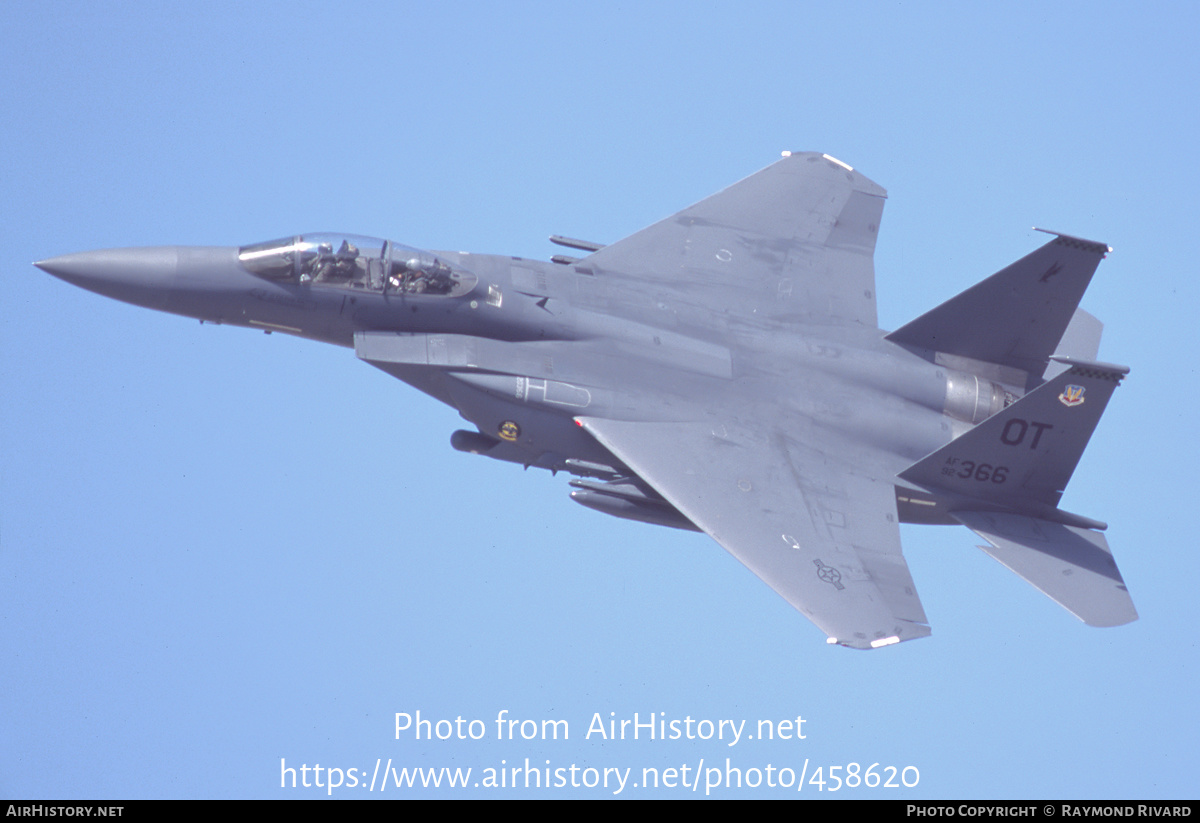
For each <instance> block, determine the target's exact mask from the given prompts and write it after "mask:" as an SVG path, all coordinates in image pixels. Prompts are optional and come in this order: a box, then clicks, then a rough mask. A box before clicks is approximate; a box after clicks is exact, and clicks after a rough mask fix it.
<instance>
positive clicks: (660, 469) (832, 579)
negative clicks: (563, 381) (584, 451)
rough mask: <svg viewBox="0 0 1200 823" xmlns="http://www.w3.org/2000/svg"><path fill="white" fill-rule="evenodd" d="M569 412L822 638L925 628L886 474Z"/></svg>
mask: <svg viewBox="0 0 1200 823" xmlns="http://www.w3.org/2000/svg"><path fill="white" fill-rule="evenodd" d="M577 420H578V422H579V424H580V425H582V426H583V427H584V428H585V429H586V430H587V431H588V432H590V433H591V434H592V435H593V436H595V438H596V439H597V440H599V441H600V442H601V443H602V444H603V445H604V446H605V447H606V448H607V449H608V450H609V451H611V452H612V453H613V454H614V455H616V456H617V457H618V458H619V459H620V460H621V461H622V462H623V463H625V464H626V465H627V466H629V468H630V469H632V470H633V471H634V472H636V473H637V474H638V476H639V477H641V478H642V479H643V480H644V481H645V482H646V483H648V484H649V485H650V486H652V487H653V488H654V489H655V490H656V491H657V492H658V493H659V494H661V495H662V496H663V497H664V498H665V499H666V500H667V501H669V502H670V503H671V505H673V506H674V507H675V508H677V509H678V510H679V511H680V512H681V513H682V514H683V515H684V516H685V517H687V518H688V519H689V520H690V521H691V522H692V523H694V524H696V526H698V527H699V528H701V529H702V530H704V531H705V532H707V533H708V534H709V535H710V536H711V537H712V538H713V539H714V540H716V541H717V542H718V543H720V544H721V546H722V547H724V548H725V549H726V550H727V551H728V552H729V553H730V554H732V555H733V556H734V557H736V558H737V559H738V560H739V561H741V562H742V563H743V564H744V565H745V566H746V567H747V568H749V569H750V571H752V572H754V573H755V574H756V575H758V577H759V578H761V579H762V580H763V581H764V582H765V583H766V584H767V585H769V586H770V587H771V588H772V589H774V590H775V591H776V592H778V593H779V594H780V595H782V596H783V598H784V599H785V600H787V601H788V602H789V603H790V604H792V606H794V607H795V608H797V609H798V610H800V611H801V612H802V613H803V614H804V615H805V616H807V617H808V618H809V619H810V620H811V621H812V622H813V623H816V624H817V626H819V627H820V628H821V629H822V630H823V631H824V632H825V633H826V634H828V635H829V642H831V643H840V644H842V645H844V646H850V647H853V648H858V649H868V648H877V647H879V646H886V645H890V644H892V643H898V642H900V641H901V640H911V639H913V638H917V637H925V636H927V635H928V634H929V633H930V632H929V626H928V625H926V623H927V621H926V618H925V611H924V609H922V607H921V601H920V599H919V598H918V597H917V593H916V588H915V586H914V585H913V581H912V576H911V575H910V574H909V571H908V564H907V563H905V561H904V556H903V554H901V551H900V531H899V525H898V522H897V521H898V518H897V516H896V493H895V487H894V486H893V485H892V484H891V483H884V482H880V481H876V480H872V479H870V478H867V477H864V476H861V475H858V474H855V473H853V472H851V471H850V470H849V469H848V468H847V467H846V466H844V465H842V464H840V463H838V462H835V461H833V460H831V459H830V458H828V457H827V456H826V455H825V454H823V453H821V452H819V451H817V450H815V449H812V448H809V447H806V446H803V445H801V444H799V443H797V442H795V441H794V440H791V439H789V438H786V437H784V436H783V435H782V434H779V433H777V432H772V431H766V430H763V431H757V430H751V429H747V428H743V429H740V430H734V429H733V428H732V426H729V425H726V424H720V423H718V424H715V425H714V424H706V423H674V422H671V423H667V422H653V423H645V422H627V421H618V420H604V419H599V418H589V417H580V418H577Z"/></svg>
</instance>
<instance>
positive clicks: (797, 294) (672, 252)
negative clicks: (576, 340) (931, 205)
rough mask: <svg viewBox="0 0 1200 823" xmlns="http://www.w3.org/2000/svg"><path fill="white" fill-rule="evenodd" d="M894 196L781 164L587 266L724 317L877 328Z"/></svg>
mask: <svg viewBox="0 0 1200 823" xmlns="http://www.w3.org/2000/svg"><path fill="white" fill-rule="evenodd" d="M886 197H887V192H886V191H884V189H883V188H882V187H880V186H879V185H877V184H876V183H874V182H873V181H871V180H869V179H867V178H866V177H864V176H863V175H862V174H860V173H859V172H856V171H854V170H853V169H851V168H850V167H849V166H847V165H846V164H845V163H842V162H841V161H840V160H836V159H834V158H832V157H830V156H828V155H823V154H819V153H816V152H794V153H790V152H789V153H786V155H785V157H784V158H783V159H782V160H779V161H777V162H775V163H773V164H772V165H770V166H767V167H766V168H765V169H762V170H761V171H759V172H757V173H755V174H752V175H750V176H749V177H747V178H745V179H743V180H741V181H739V182H737V183H734V184H733V185H732V186H729V187H728V188H726V189H724V190H722V191H720V192H717V193H716V194H714V195H712V196H710V197H707V198H705V199H704V200H701V201H700V202H698V203H695V204H693V205H691V206H689V207H688V208H686V209H684V210H683V211H680V212H678V213H676V214H674V215H672V216H670V217H668V218H666V219H665V220H660V221H659V222H657V223H655V224H653V225H651V226H648V227H647V228H645V229H642V230H641V231H638V232H636V233H634V234H631V235H629V236H628V237H626V238H624V239H623V240H619V241H617V242H616V243H611V244H609V245H607V246H605V247H603V248H601V249H600V250H599V251H597V252H595V253H594V254H591V255H589V256H588V257H587V258H585V259H584V261H583V265H584V266H586V267H587V268H589V269H590V270H591V271H593V272H594V273H595V274H597V275H603V276H610V277H619V276H628V277H631V278H634V279H636V280H639V281H645V282H651V283H653V284H654V285H655V287H656V288H658V289H660V290H671V289H675V290H676V292H675V295H674V298H675V300H676V301H677V302H678V303H680V304H681V305H693V306H698V307H700V308H701V309H707V310H709V311H712V312H714V313H720V314H721V315H728V314H734V315H741V316H747V317H748V316H751V315H753V316H756V317H757V318H759V319H764V318H773V319H776V320H779V321H783V322H786V321H789V320H793V321H802V322H808V323H825V324H845V323H861V324H864V325H867V326H869V327H871V328H875V327H876V326H877V321H876V313H875V264H874V259H873V257H874V253H875V240H876V237H877V236H878V233H879V223H880V219H881V217H882V214H883V204H884V200H885V199H886Z"/></svg>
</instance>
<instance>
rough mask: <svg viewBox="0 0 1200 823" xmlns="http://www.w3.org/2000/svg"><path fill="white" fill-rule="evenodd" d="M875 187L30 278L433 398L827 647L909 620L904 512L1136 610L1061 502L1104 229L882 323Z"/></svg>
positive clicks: (1080, 425) (470, 437) (811, 176)
mask: <svg viewBox="0 0 1200 823" xmlns="http://www.w3.org/2000/svg"><path fill="white" fill-rule="evenodd" d="M886 196H887V194H886V192H885V191H884V189H882V188H881V187H880V186H878V185H876V184H875V183H874V182H872V181H871V180H869V179H867V178H866V177H864V176H863V175H862V174H861V173H859V172H856V171H855V170H854V169H852V168H851V167H850V166H848V165H847V164H845V163H843V162H841V161H840V160H837V159H835V158H833V157H831V156H829V155H827V154H820V153H815V152H805V153H801V152H795V153H793V152H785V153H784V156H783V158H782V159H781V160H779V161H777V162H775V163H774V164H773V165H770V166H768V167H767V168H765V169H763V170H762V171H760V172H758V173H756V174H753V175H751V176H750V177H747V178H746V179H744V180H742V181H741V182H739V183H735V184H734V185H732V186H730V187H729V188H727V189H725V190H724V191H721V192H719V193H717V194H714V195H713V196H711V197H708V198H706V199H704V200H701V201H700V202H699V203H696V204H695V205H693V206H690V207H689V208H686V209H684V210H683V211H681V212H679V213H678V214H675V215H672V216H671V217H668V218H666V219H665V220H662V221H661V222H658V223H655V224H654V225H652V226H650V227H648V228H646V229H643V230H642V231H639V232H637V233H636V234H633V235H630V236H629V237H626V238H625V239H623V240H620V241H618V242H616V243H612V244H610V245H601V244H599V243H591V242H586V241H582V240H574V239H571V238H565V237H558V236H554V237H552V238H551V240H553V241H554V242H555V243H558V244H560V245H562V246H565V247H568V248H572V249H574V250H576V251H578V252H580V254H579V255H578V256H565V255H556V256H554V257H553V258H552V260H551V261H550V262H543V261H538V260H527V259H522V258H516V257H509V256H496V255H480V254H468V253H463V252H450V251H424V250H421V249H417V248H412V247H409V246H404V245H401V244H399V243H394V242H391V241H389V240H380V239H371V238H367V237H358V236H352V235H342V234H302V235H295V236H291V237H285V238H283V239H280V240H272V241H268V242H264V243H253V244H251V245H246V246H241V247H228V248H224V247H221V248H215V247H191V246H166V247H156V248H135V249H112V250H106V251H91V252H82V253H78V254H67V255H63V256H61V257H54V258H52V259H49V260H44V261H42V262H39V263H37V264H36V265H37V266H38V267H39V268H41V269H43V270H45V271H47V272H49V273H50V274H53V275H55V276H56V277H59V278H61V279H63V280H66V281H68V282H70V283H73V284H75V285H78V286H81V287H83V288H86V289H90V290H92V291H95V292H98V293H100V294H103V295H106V296H108V297H113V298H116V299H118V300H123V301H126V302H129V303H134V304H137V305H140V306H146V307H149V308H153V309H159V310H162V311H167V312H173V313H176V314H181V315H185V316H188V317H193V318H199V319H201V320H202V321H205V322H211V323H224V324H229V325H235V326H245V327H249V328H254V329H260V330H265V331H270V332H285V333H288V334H293V335H297V336H300V337H307V338H310V339H313V340H319V341H323V342H326V343H332V344H334V345H338V346H344V347H346V348H349V349H352V350H353V351H354V353H355V355H356V356H357V357H358V358H359V359H360V360H363V361H365V362H367V363H369V364H371V365H372V366H375V367H376V368H379V369H381V370H382V371H384V372H387V373H388V374H390V375H392V376H393V377H396V378H398V379H400V380H402V381H404V382H405V383H407V384H409V385H410V386H413V387H414V388H416V389H418V390H420V391H422V392H424V393H426V394H428V395H430V396H432V397H434V398H436V399H437V400H440V401H442V402H443V403H446V404H449V405H450V406H453V407H454V408H455V409H457V410H458V411H459V413H460V414H461V415H462V417H463V418H464V419H465V420H467V421H469V422H470V423H471V424H473V426H474V428H473V429H470V430H462V431H456V432H454V433H453V434H452V435H451V437H450V442H451V445H452V446H454V448H456V449H459V450H461V451H466V452H471V453H474V454H478V455H484V456H487V457H491V458H495V459H498V460H505V461H510V462H513V463H518V464H521V465H523V466H525V467H527V468H528V467H530V466H534V467H538V468H542V469H548V470H550V471H553V472H559V471H564V472H568V473H570V474H572V475H575V479H572V480H571V481H570V485H571V486H572V487H573V490H572V491H571V497H572V499H574V500H575V501H576V502H578V503H581V504H583V505H584V506H587V507H589V508H591V509H595V510H596V511H599V512H603V513H606V514H610V515H615V516H617V517H623V518H629V519H632V520H637V521H642V522H645V523H653V524H659V525H662V526H669V527H673V528H679V529H692V530H696V531H702V532H705V533H706V534H708V535H709V536H710V537H712V538H713V539H714V540H716V541H717V543H719V544H720V545H721V546H722V547H724V548H725V549H726V550H727V551H728V552H729V553H730V554H732V555H733V556H734V557H736V558H737V559H738V560H739V561H741V562H742V563H743V564H744V565H745V566H746V567H747V568H748V569H750V571H752V572H753V573H754V574H756V575H757V576H758V577H760V578H761V579H762V580H763V581H764V582H765V583H766V584H767V585H769V586H770V587H771V588H772V589H774V590H775V591H776V592H778V593H779V594H780V595H781V596H783V598H784V599H786V600H787V601H788V602H789V603H790V604H791V605H792V606H794V607H795V608H796V609H798V610H799V611H800V612H801V613H803V614H804V615H805V616H806V617H807V618H808V619H809V620H811V621H812V622H813V623H815V624H816V625H817V626H818V627H819V628H820V629H821V630H822V631H824V632H825V633H826V635H828V642H829V643H835V644H839V645H842V646H847V647H851V648H856V649H871V648H878V647H882V646H887V645H891V644H894V643H898V642H900V641H903V640H910V639H913V638H917V637H924V636H926V635H928V634H930V629H929V625H928V623H929V621H928V620H927V619H926V616H925V610H924V608H923V607H922V605H921V601H920V599H919V598H918V596H917V590H916V586H915V585H914V583H913V580H912V577H911V575H910V573H909V569H908V565H907V563H906V562H905V559H904V555H903V553H902V551H901V545H900V523H923V524H962V525H965V526H967V527H968V528H969V529H971V530H972V531H974V532H975V533H976V534H978V535H979V536H980V537H982V538H983V539H984V540H985V541H986V542H987V545H986V546H983V547H982V548H983V549H984V551H986V552H987V553H988V554H990V555H992V556H993V557H995V558H996V559H997V560H999V561H1000V562H1001V563H1002V564H1004V565H1005V566H1007V567H1008V568H1010V569H1012V570H1013V571H1014V572H1016V573H1017V574H1018V575H1020V576H1021V577H1023V578H1024V579H1025V580H1027V581H1028V582H1030V583H1031V584H1033V585H1034V586H1035V587H1037V588H1038V589H1040V590H1041V591H1042V592H1044V593H1045V594H1046V595H1048V596H1049V597H1051V598H1052V599H1054V600H1055V601H1056V602H1058V603H1059V604H1060V605H1062V606H1064V607H1065V608H1066V609H1068V610H1069V611H1070V612H1072V613H1073V614H1075V615H1076V616H1077V617H1079V618H1080V619H1081V620H1083V621H1084V622H1086V623H1088V624H1090V625H1094V626H1115V625H1119V624H1123V623H1127V622H1129V621H1132V620H1135V619H1136V618H1137V612H1136V611H1135V610H1134V606H1133V602H1132V600H1131V599H1130V596H1129V593H1128V592H1127V591H1126V588H1125V585H1124V581H1123V580H1122V578H1121V574H1120V572H1119V571H1118V570H1117V566H1116V564H1115V562H1114V561H1113V557H1112V553H1111V551H1110V550H1109V547H1108V543H1107V542H1106V540H1105V538H1104V535H1103V534H1102V531H1103V530H1104V529H1105V528H1106V525H1105V524H1104V523H1102V522H1100V521H1098V520H1094V519H1092V518H1090V517H1085V516H1082V515H1078V514H1072V513H1070V512H1068V511H1065V510H1063V509H1061V508H1059V505H1058V504H1059V500H1060V498H1061V496H1062V494H1063V490H1064V489H1065V487H1066V485H1067V482H1068V480H1070V478H1071V475H1072V473H1073V472H1074V470H1075V466H1076V464H1077V463H1078V461H1079V459H1080V456H1081V454H1082V453H1083V450H1084V447H1085V446H1086V445H1087V442H1088V439H1089V438H1090V437H1091V435H1092V432H1093V430H1094V429H1095V427H1096V424H1097V423H1098V422H1099V420H1100V416H1101V414H1102V413H1103V411H1104V408H1105V406H1106V405H1107V403H1108V401H1109V398H1110V397H1111V395H1112V393H1113V390H1114V389H1115V388H1116V387H1117V385H1118V384H1119V383H1120V382H1121V380H1122V378H1123V377H1124V375H1125V374H1126V373H1127V372H1128V369H1127V368H1126V367H1124V366H1117V365H1112V364H1109V363H1102V362H1098V361H1097V359H1096V355H1097V347H1098V345H1099V340H1100V333H1101V328H1102V327H1101V325H1100V323H1099V321H1097V320H1096V319H1095V318H1093V317H1092V316H1091V315H1088V314H1087V313H1086V312H1084V311H1082V310H1078V305H1079V302H1080V299H1081V298H1082V296H1083V293H1084V290H1085V289H1086V288H1087V285H1088V283H1089V281H1090V280H1091V278H1092V275H1093V273H1094V272H1095V270H1096V267H1097V266H1098V264H1099V262H1100V260H1101V259H1102V258H1103V257H1104V256H1105V255H1106V254H1107V253H1108V252H1109V251H1111V249H1109V248H1108V246H1106V245H1105V244H1103V243H1097V242H1093V241H1090V240H1084V239H1081V238H1078V237H1071V236H1068V235H1065V234H1058V233H1053V232H1050V233H1049V234H1052V235H1053V236H1052V238H1051V239H1050V240H1049V242H1047V243H1046V244H1045V245H1043V246H1041V247H1040V248H1038V249H1035V250H1034V251H1032V252H1031V253H1030V254H1028V255H1027V256H1025V257H1023V258H1022V259H1020V260H1018V261H1017V262H1015V263H1013V264H1012V265H1010V266H1008V267H1007V268H1004V269H1003V270H1001V271H999V272H997V273H996V274H994V275H992V276H991V277H988V278H987V279H985V280H983V281H982V282H980V283H978V284H976V285H975V286H972V287H971V288H969V289H967V290H966V291H964V292H963V293H961V294H959V295H958V296H957V297H953V298H951V299H950V300H948V301H946V302H945V303H943V304H942V305H940V306H938V307H937V308H935V309H933V310H932V311H929V312H927V313H926V314H923V315H921V316H920V317H918V318H916V319H915V320H913V321H912V322H910V323H908V324H906V325H905V326H903V327H901V328H900V329H897V330H896V331H893V332H890V333H889V332H884V331H882V330H880V329H879V328H878V323H877V320H876V311H875V271H874V262H873V256H874V251H875V241H876V237H877V235H878V232H879V225H880V218H881V216H882V214H883V205H884V200H885V198H886Z"/></svg>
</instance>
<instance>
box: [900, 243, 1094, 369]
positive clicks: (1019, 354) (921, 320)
mask: <svg viewBox="0 0 1200 823" xmlns="http://www.w3.org/2000/svg"><path fill="white" fill-rule="evenodd" d="M1108 251H1110V249H1109V247H1108V246H1106V245H1104V244H1103V243H1095V242H1093V241H1091V240H1082V239H1080V238H1078V237H1069V236H1067V235H1065V234H1060V235H1058V236H1056V237H1055V238H1054V239H1053V240H1051V241H1050V242H1049V243H1047V244H1046V245H1044V246H1042V247H1041V248H1040V249H1038V250H1037V251H1035V252H1033V253H1031V254H1028V255H1026V256H1025V257H1022V258H1021V259H1020V260H1018V261H1017V262H1015V263H1013V264H1012V265H1011V266H1008V267H1007V268H1004V269H1002V270H1000V271H998V272H996V273H995V274H993V275H992V276H991V277H989V278H987V279H986V280H984V281H982V282H980V283H977V284H975V285H974V286H972V287H971V288H969V289H967V290H966V291H964V292H962V293H961V294H959V295H958V296H957V297H953V298H951V299H950V300H947V301H946V302H945V303H943V304H942V305H940V306H938V307H937V308H936V309H933V310H932V311H928V312H926V313H925V314H923V315H921V316H920V317H918V318H917V319H916V320H913V321H912V322H911V323H908V324H906V325H904V326H902V327H900V328H899V329H897V330H896V331H894V332H892V333H891V334H889V335H888V336H887V339H888V340H891V341H892V342H893V343H899V344H900V345H903V346H907V347H910V348H914V349H924V350H927V351H931V352H945V353H947V354H953V355H958V356H961V357H969V358H971V359H974V360H982V361H985V362H988V363H998V364H1000V365H1002V366H1011V367H1013V368H1017V369H1020V370H1022V371H1024V372H1028V373H1029V374H1033V375H1041V374H1042V372H1043V370H1045V368H1046V365H1047V363H1048V361H1049V359H1050V355H1052V354H1053V353H1054V352H1055V349H1056V347H1057V346H1058V343H1059V340H1060V339H1061V338H1062V336H1063V333H1064V332H1065V331H1066V329H1067V325H1068V324H1069V323H1070V322H1071V317H1072V315H1073V314H1074V313H1075V309H1076V308H1077V307H1078V306H1079V301H1080V300H1081V299H1082V298H1083V293H1084V291H1085V290H1086V289H1087V287H1088V283H1090V282H1091V279H1092V275H1093V274H1094V273H1095V271H1096V267H1097V266H1098V265H1099V264H1100V261H1101V260H1102V259H1104V256H1105V254H1106V253H1107V252H1108Z"/></svg>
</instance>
